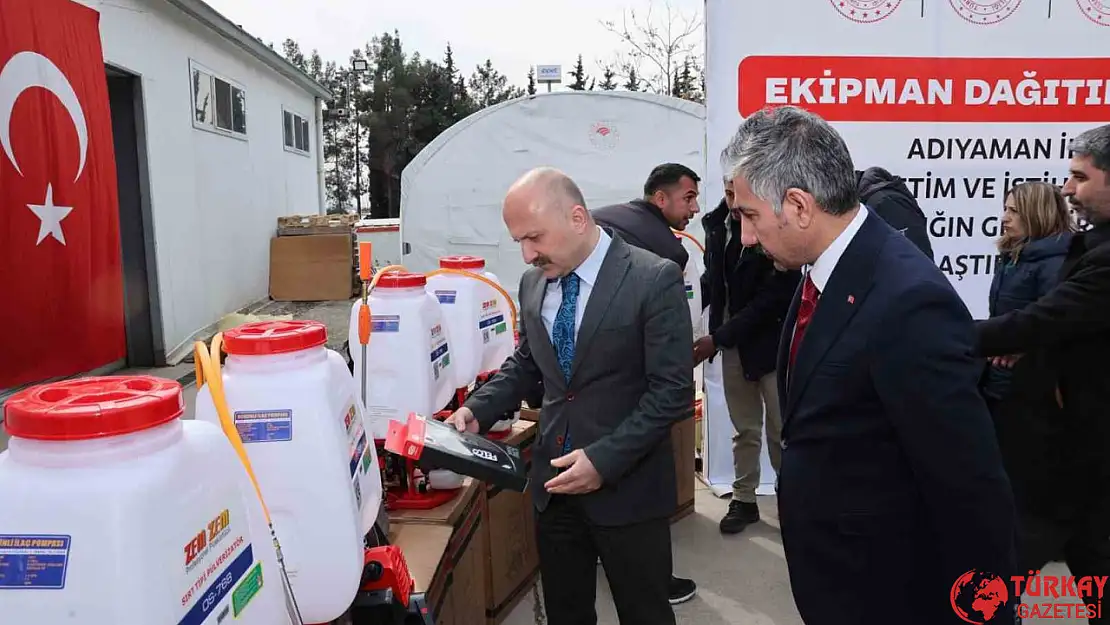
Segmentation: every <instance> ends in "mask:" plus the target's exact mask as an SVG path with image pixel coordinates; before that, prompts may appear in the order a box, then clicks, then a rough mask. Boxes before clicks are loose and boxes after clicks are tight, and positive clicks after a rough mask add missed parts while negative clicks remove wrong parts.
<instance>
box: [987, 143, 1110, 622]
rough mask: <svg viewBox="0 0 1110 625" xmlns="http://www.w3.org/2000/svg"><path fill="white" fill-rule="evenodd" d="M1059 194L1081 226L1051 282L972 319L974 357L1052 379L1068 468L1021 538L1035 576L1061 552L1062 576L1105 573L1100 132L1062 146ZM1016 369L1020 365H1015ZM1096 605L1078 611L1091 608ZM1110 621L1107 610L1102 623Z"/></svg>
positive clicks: (1106, 292) (1106, 392) (1109, 268)
mask: <svg viewBox="0 0 1110 625" xmlns="http://www.w3.org/2000/svg"><path fill="white" fill-rule="evenodd" d="M1071 151H1072V155H1073V156H1072V159H1071V166H1070V169H1071V171H1070V176H1069V178H1068V181H1067V183H1066V184H1065V185H1064V189H1063V191H1064V195H1065V196H1066V197H1067V198H1068V201H1069V202H1070V203H1071V205H1072V207H1073V208H1074V209H1075V210H1076V212H1078V213H1079V214H1080V215H1081V216H1082V217H1084V218H1085V219H1086V220H1087V221H1088V222H1089V223H1090V224H1091V225H1092V227H1091V229H1090V230H1088V231H1087V232H1083V233H1079V234H1077V235H1075V236H1074V237H1073V238H1072V240H1071V245H1069V247H1068V255H1067V257H1066V259H1065V260H1064V264H1063V267H1062V269H1061V271H1060V283H1059V284H1058V285H1057V286H1056V288H1054V289H1053V290H1051V291H1049V292H1048V294H1046V295H1045V296H1044V297H1042V298H1040V299H1039V300H1037V301H1036V302H1033V303H1032V304H1030V305H1028V306H1026V307H1025V308H1022V309H1021V310H1015V311H1013V312H1010V313H1008V314H1005V315H1002V316H1000V317H994V318H992V319H987V320H984V321H980V322H979V323H978V331H979V351H980V353H981V354H982V355H983V356H1007V355H1017V354H1028V355H1027V356H1024V357H1022V358H1021V360H1025V358H1038V359H1042V358H1048V359H1049V360H1050V361H1051V362H1052V363H1053V365H1054V368H1055V371H1056V376H1057V383H1058V385H1057V390H1058V400H1059V403H1060V406H1061V408H1062V410H1063V416H1062V418H1063V419H1064V420H1065V421H1066V422H1067V423H1068V424H1069V429H1070V430H1071V431H1072V432H1074V433H1075V435H1074V437H1072V438H1071V439H1070V440H1068V441H1067V444H1068V446H1069V452H1070V456H1071V458H1072V466H1071V467H1070V470H1069V471H1067V473H1066V474H1065V475H1061V476H1060V478H1061V479H1060V480H1058V481H1057V482H1056V487H1057V488H1061V489H1064V490H1063V491H1062V492H1059V493H1058V495H1057V497H1056V501H1057V502H1058V506H1059V508H1058V509H1057V510H1056V511H1055V512H1056V514H1055V515H1054V516H1055V517H1056V518H1057V519H1059V520H1058V521H1056V522H1054V523H1051V524H1045V527H1038V528H1029V527H1025V528H1022V530H1021V535H1020V536H1019V541H1018V545H1019V548H1018V551H1019V555H1020V557H1021V559H1022V562H1021V563H1020V566H1021V570H1036V569H1039V568H1040V567H1041V566H1043V565H1044V564H1045V563H1046V562H1048V561H1049V560H1053V559H1055V557H1056V556H1057V554H1060V553H1062V554H1063V556H1064V559H1065V561H1066V562H1067V565H1068V569H1069V571H1070V573H1071V575H1073V576H1075V578H1076V579H1080V578H1082V577H1085V576H1105V575H1110V374H1108V373H1107V371H1108V369H1107V368H1106V356H1107V354H1110V124H1108V125H1105V126H1100V127H1098V128H1095V129H1093V130H1088V131H1087V132H1085V133H1083V134H1081V135H1079V136H1077V137H1076V138H1075V139H1074V141H1073V142H1072V144H1071ZM1019 364H1020V361H1019ZM1098 601H1099V597H1098V596H1097V595H1096V596H1094V597H1087V598H1086V600H1085V603H1087V604H1097V603H1098ZM1089 621H1090V622H1091V623H1107V622H1110V611H1107V613H1106V614H1105V615H1104V616H1103V617H1102V620H1099V619H1096V618H1091V619H1089Z"/></svg>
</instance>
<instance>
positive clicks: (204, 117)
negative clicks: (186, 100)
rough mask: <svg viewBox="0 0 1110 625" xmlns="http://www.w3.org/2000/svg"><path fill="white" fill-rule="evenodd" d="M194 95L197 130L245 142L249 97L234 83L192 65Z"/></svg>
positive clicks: (194, 124) (193, 63)
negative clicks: (232, 137) (241, 139)
mask: <svg viewBox="0 0 1110 625" xmlns="http://www.w3.org/2000/svg"><path fill="white" fill-rule="evenodd" d="M190 70H191V74H192V92H193V126H194V127H195V128H199V129H201V130H210V131H213V132H218V133H221V134H228V135H232V136H237V137H240V138H243V139H245V138H246V137H247V94H246V92H244V91H243V88H242V87H241V86H239V85H237V84H235V83H234V82H232V81H230V80H227V79H226V78H222V77H220V76H217V75H215V74H214V73H213V72H211V71H210V70H208V69H207V68H205V67H203V66H201V65H199V64H197V63H196V62H190Z"/></svg>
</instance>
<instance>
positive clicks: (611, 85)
mask: <svg viewBox="0 0 1110 625" xmlns="http://www.w3.org/2000/svg"><path fill="white" fill-rule="evenodd" d="M616 77H617V73H616V72H615V71H613V68H612V67H610V66H608V65H606V66H605V71H604V72H602V74H601V83H600V84H598V86H597V88H598V89H601V90H602V91H613V90H614V89H616V88H617V83H616V82H615V81H614V80H613V79H614V78H616Z"/></svg>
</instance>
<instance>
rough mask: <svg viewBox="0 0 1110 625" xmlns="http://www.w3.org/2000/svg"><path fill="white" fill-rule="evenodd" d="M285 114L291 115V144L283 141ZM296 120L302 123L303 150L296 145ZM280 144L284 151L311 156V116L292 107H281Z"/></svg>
mask: <svg viewBox="0 0 1110 625" xmlns="http://www.w3.org/2000/svg"><path fill="white" fill-rule="evenodd" d="M286 115H292V116H293V145H289V144H287V143H285V116H286ZM297 120H300V122H301V123H303V124H304V141H305V143H304V145H305V149H303V150H302V149H300V148H298V147H297V127H298V125H299V124H298V122H297ZM281 146H282V147H283V148H284V149H285V151H286V152H289V153H291V154H299V155H301V156H311V155H312V121H311V118H309V117H308V116H307V115H302V114H301V113H300V112H298V111H297V110H296V109H293V108H290V107H288V106H284V105H283V106H282V107H281Z"/></svg>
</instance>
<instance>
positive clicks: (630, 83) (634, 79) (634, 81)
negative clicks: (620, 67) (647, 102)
mask: <svg viewBox="0 0 1110 625" xmlns="http://www.w3.org/2000/svg"><path fill="white" fill-rule="evenodd" d="M627 76H628V77H627V79H626V80H625V81H624V88H625V89H627V90H629V91H639V90H640V89H642V88H643V85H642V84H641V83H640V76H639V75H638V74H637V73H636V68H635V67H629V68H628V74H627Z"/></svg>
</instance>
